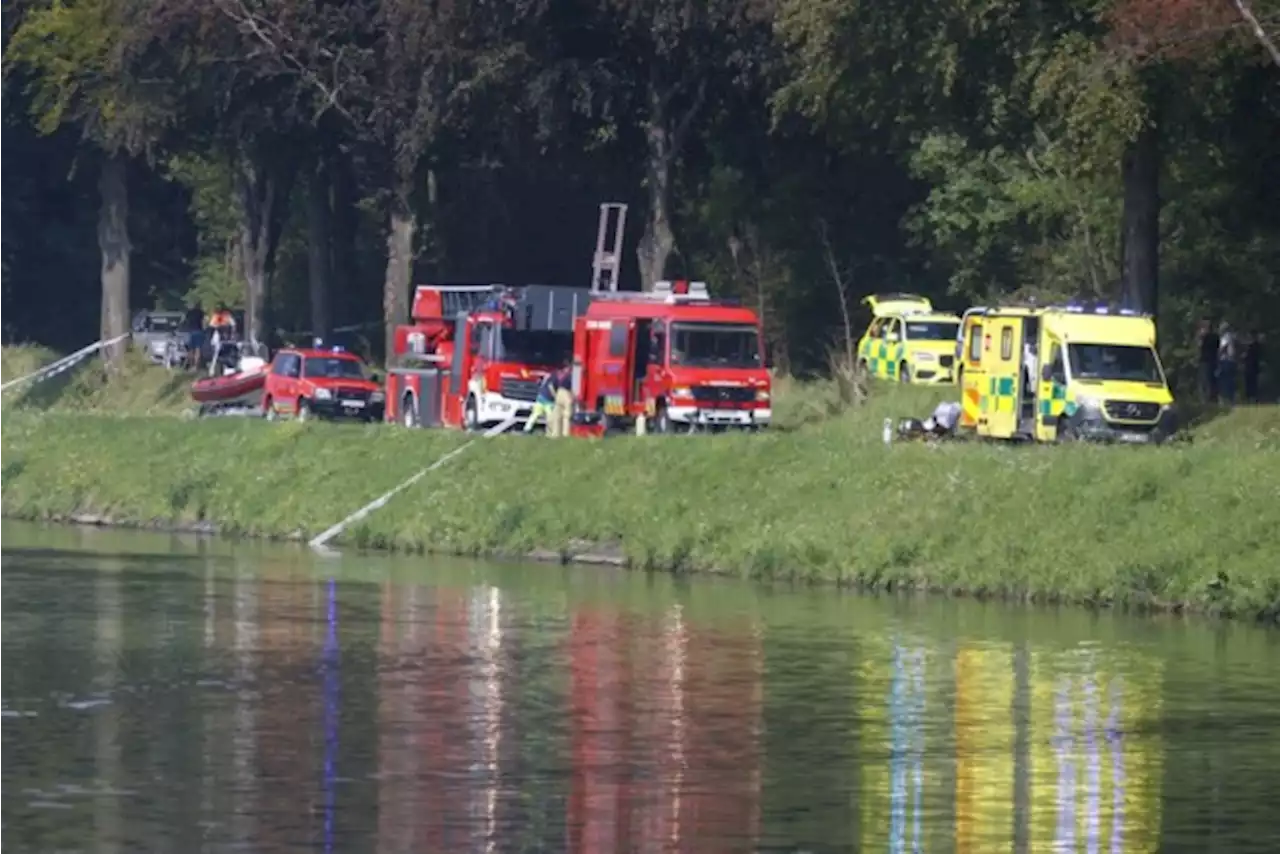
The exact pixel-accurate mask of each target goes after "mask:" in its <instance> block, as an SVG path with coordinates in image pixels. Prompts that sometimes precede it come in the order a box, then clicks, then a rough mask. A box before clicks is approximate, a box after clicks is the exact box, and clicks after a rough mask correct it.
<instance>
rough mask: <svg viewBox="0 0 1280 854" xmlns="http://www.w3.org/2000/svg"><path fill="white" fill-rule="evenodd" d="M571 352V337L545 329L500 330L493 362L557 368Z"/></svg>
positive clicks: (566, 333) (570, 335)
mask: <svg viewBox="0 0 1280 854" xmlns="http://www.w3.org/2000/svg"><path fill="white" fill-rule="evenodd" d="M572 352H573V336H572V334H570V333H568V332H551V331H548V330H545V329H539V330H530V329H502V330H501V337H500V338H499V339H498V342H497V353H495V354H494V359H495V361H499V362H518V363H520V364H522V365H550V366H559V365H561V364H562V363H563V362H564V361H565V360H567V359H568V358H569V357H570V355H571V354H572Z"/></svg>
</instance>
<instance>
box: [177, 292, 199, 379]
mask: <svg viewBox="0 0 1280 854" xmlns="http://www.w3.org/2000/svg"><path fill="white" fill-rule="evenodd" d="M182 326H183V329H184V330H185V331H186V334H187V354H186V355H187V367H188V368H189V369H190V370H193V371H198V370H200V363H201V361H202V359H201V354H202V352H203V351H204V309H202V308H201V307H200V303H196V304H195V305H193V306H191V308H189V309H187V314H186V316H185V317H184V318H183V319H182Z"/></svg>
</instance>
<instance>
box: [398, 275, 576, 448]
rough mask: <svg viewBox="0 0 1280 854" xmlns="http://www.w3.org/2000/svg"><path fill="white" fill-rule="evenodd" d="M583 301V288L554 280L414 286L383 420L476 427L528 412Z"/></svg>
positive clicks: (566, 346)
mask: <svg viewBox="0 0 1280 854" xmlns="http://www.w3.org/2000/svg"><path fill="white" fill-rule="evenodd" d="M590 302H591V296H590V294H589V293H588V292H587V291H586V290H585V289H583V288H572V287H558V286H551V285H526V286H522V287H507V286H504V285H422V286H420V287H418V288H417V289H416V290H415V292H414V297H413V307H412V310H411V320H412V322H411V323H409V324H408V325H405V326H400V327H397V329H396V333H395V340H394V342H393V347H392V357H391V359H390V360H389V361H390V362H391V367H390V368H389V369H388V371H387V418H388V420H394V421H399V422H400V423H402V424H404V425H405V426H407V427H434V426H445V427H461V428H464V429H468V430H478V429H482V428H486V427H489V426H492V425H495V424H499V423H501V422H503V421H507V420H510V419H513V418H515V419H519V418H522V417H527V416H528V414H529V413H530V412H531V411H532V409H533V403H534V400H535V398H536V396H537V390H538V384H539V383H540V382H541V380H542V378H543V377H545V376H546V375H547V374H548V373H549V372H551V371H553V370H555V369H556V368H558V367H560V366H561V365H563V364H565V363H566V362H567V361H568V360H569V358H570V356H571V353H572V346H573V334H572V329H573V320H574V318H575V317H577V316H578V315H579V314H580V313H581V312H583V311H585V310H586V307H587V306H588V305H589V304H590Z"/></svg>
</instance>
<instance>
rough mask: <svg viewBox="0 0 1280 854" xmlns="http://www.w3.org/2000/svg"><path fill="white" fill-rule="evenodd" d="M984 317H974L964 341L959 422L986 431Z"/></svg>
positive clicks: (982, 431)
mask: <svg viewBox="0 0 1280 854" xmlns="http://www.w3.org/2000/svg"><path fill="white" fill-rule="evenodd" d="M985 328H986V319H985V318H976V319H974V320H973V321H971V322H970V323H969V327H968V330H967V332H968V336H967V338H966V339H965V342H964V371H963V373H962V374H961V384H960V424H961V426H964V427H975V428H978V430H979V432H981V433H984V434H985V433H986V423H987V415H986V409H985V395H986V388H987V372H986V368H985V367H984V363H983V358H982V355H983V350H984V347H985V345H984V341H985V339H984V337H983V336H984V334H985V333H984V330H985Z"/></svg>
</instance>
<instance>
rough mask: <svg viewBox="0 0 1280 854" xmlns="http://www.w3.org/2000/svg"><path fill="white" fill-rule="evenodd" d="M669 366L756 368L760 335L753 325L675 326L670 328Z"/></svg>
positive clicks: (704, 324) (685, 324) (757, 365)
mask: <svg viewBox="0 0 1280 854" xmlns="http://www.w3.org/2000/svg"><path fill="white" fill-rule="evenodd" d="M671 364H672V365H683V366H685V367H689V368H758V367H760V366H761V359H760V333H759V331H758V330H756V328H755V327H754V326H730V325H728V324H724V323H677V324H675V325H674V326H673V327H672V335H671Z"/></svg>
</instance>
